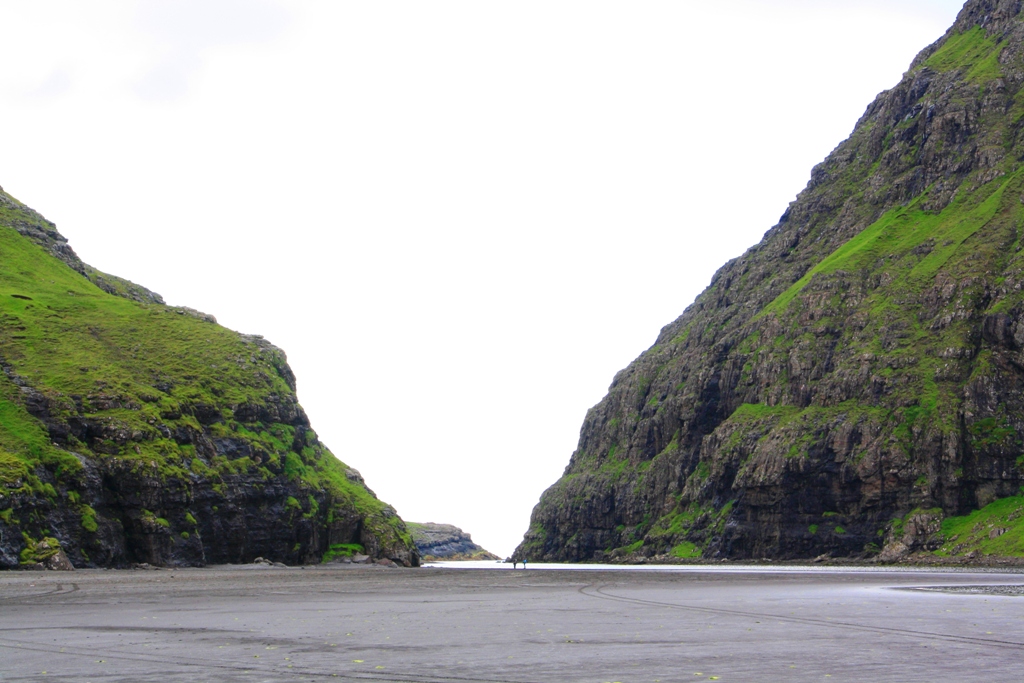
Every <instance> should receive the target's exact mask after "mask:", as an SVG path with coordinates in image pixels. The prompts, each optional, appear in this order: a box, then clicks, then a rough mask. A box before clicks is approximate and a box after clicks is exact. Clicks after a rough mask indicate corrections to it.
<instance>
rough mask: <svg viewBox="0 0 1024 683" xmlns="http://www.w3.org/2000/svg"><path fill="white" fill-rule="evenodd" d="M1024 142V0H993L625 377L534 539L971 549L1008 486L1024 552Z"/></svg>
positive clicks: (800, 549) (890, 551)
mask: <svg viewBox="0 0 1024 683" xmlns="http://www.w3.org/2000/svg"><path fill="white" fill-rule="evenodd" d="M1022 159H1024V17H1022V16H1021V2H1019V1H1017V0H971V2H968V3H967V5H966V6H965V7H964V9H963V10H962V12H961V13H960V15H959V17H958V19H957V21H956V24H955V25H954V26H953V27H952V28H951V29H950V30H949V32H948V33H947V34H946V35H945V36H944V37H943V38H942V39H940V40H939V41H938V42H936V43H935V44H934V45H932V46H930V47H928V48H926V49H925V50H924V51H923V52H922V53H921V54H920V55H919V56H918V57H917V58H916V59H915V61H914V63H913V64H912V65H911V67H910V70H909V71H908V72H907V73H906V74H905V76H904V78H903V80H902V81H901V82H900V83H899V85H897V86H896V87H895V88H893V89H892V90H890V91H887V92H884V93H882V94H881V95H879V97H878V98H877V99H876V100H875V101H874V102H873V103H872V104H871V105H870V106H869V107H868V109H867V111H866V112H865V114H864V116H863V117H862V118H861V120H860V121H859V122H858V124H857V126H856V128H855V130H854V132H853V134H852V135H851V137H850V138H849V139H848V140H846V141H845V142H843V143H842V144H841V145H839V147H838V148H836V150H835V151H834V152H833V153H832V154H831V155H829V157H828V158H827V159H826V160H825V161H824V162H823V163H822V164H820V165H819V166H817V167H816V168H814V170H813V172H812V175H811V181H810V183H809V184H808V186H807V188H806V189H805V190H804V191H803V192H802V193H801V194H800V195H799V197H798V198H797V200H796V201H795V202H794V203H793V204H792V205H791V206H790V207H789V209H788V210H787V211H786V212H785V214H784V215H783V217H782V218H781V220H780V221H779V223H778V225H776V226H775V227H773V228H772V229H771V230H769V231H768V232H767V233H766V234H765V236H764V238H763V240H762V241H761V242H760V243H759V244H758V245H756V246H755V247H753V248H751V249H749V250H748V251H747V252H746V253H745V254H743V255H742V256H741V257H739V258H737V259H735V260H733V261H731V262H729V263H727V264H726V265H725V266H724V267H723V268H722V269H721V270H719V271H718V273H717V274H716V275H715V276H714V278H713V279H712V282H711V285H710V286H709V287H708V288H707V289H706V290H705V291H704V292H703V293H702V294H701V295H700V296H699V297H698V298H697V300H696V301H695V303H694V304H693V305H691V306H690V307H689V308H687V310H686V311H685V312H684V313H683V314H682V315H681V316H680V317H679V318H678V319H677V320H676V321H674V322H673V323H671V324H670V325H668V326H666V327H665V328H664V329H663V330H662V332H661V334H660V335H659V337H658V339H657V342H656V343H655V345H654V346H652V347H651V348H650V349H648V350H647V351H646V352H645V353H644V354H643V355H641V356H640V357H639V358H638V359H637V360H636V361H634V362H633V363H632V364H631V365H630V366H629V367H628V368H626V369H625V370H623V371H621V372H620V373H619V374H618V375H616V377H615V379H614V381H613V382H612V385H611V388H610V389H609V393H608V395H607V396H606V397H605V398H604V399H603V400H602V401H601V403H599V404H598V405H597V406H595V407H594V408H592V409H591V410H590V411H589V413H588V414H587V417H586V420H585V422H584V424H583V427H582V430H581V433H580V441H579V446H578V448H577V450H576V451H575V452H574V453H573V455H572V458H571V460H570V462H569V465H568V467H567V468H566V470H565V473H564V475H563V476H562V478H561V479H560V480H559V481H558V482H557V483H556V484H555V485H554V486H552V487H551V488H550V489H548V490H547V491H546V492H545V493H544V494H543V496H542V497H541V501H540V503H539V504H538V505H537V507H536V508H535V510H534V512H533V517H532V520H531V525H530V529H529V531H528V532H527V533H526V536H525V538H524V541H523V543H522V545H521V546H520V547H519V549H518V550H517V551H516V552H517V555H519V556H528V557H530V558H533V559H538V560H539V559H547V560H569V561H579V560H587V559H598V560H601V559H614V558H616V557H634V558H635V557H637V556H648V557H649V556H655V555H663V556H674V557H677V558H695V557H708V558H711V557H731V558H761V557H771V558H807V557H816V556H818V555H821V554H831V555H837V556H863V557H867V556H873V555H875V554H877V553H879V552H880V551H881V550H882V549H883V547H887V557H889V558H893V559H895V558H898V557H902V556H905V555H906V554H907V553H912V552H916V551H934V550H938V551H939V552H946V553H968V552H972V551H973V552H976V551H978V550H979V548H980V545H979V544H980V543H981V536H982V534H981V533H980V532H978V533H975V534H974V535H973V536H971V537H970V539H973V540H970V539H967V538H966V537H965V538H964V539H962V542H960V543H957V542H956V539H952V541H953V542H952V543H950V542H949V541H950V540H951V536H950V535H949V534H948V533H945V532H944V531H943V530H944V529H945V530H946V531H949V530H950V529H953V528H959V527H958V526H957V523H955V520H949V519H947V520H946V522H947V523H946V524H945V526H943V519H944V518H950V517H953V516H958V515H966V514H967V513H970V512H971V511H972V510H976V509H978V508H983V507H985V506H988V505H990V504H992V503H993V502H994V501H999V500H1003V501H1004V507H1006V505H1005V503H1006V501H1007V500H1009V501H1011V502H1012V501H1017V502H1016V503H1013V504H1012V505H1010V506H1009V507H1006V511H1007V512H1006V514H1005V515H1003V517H1000V518H999V519H998V520H995V521H996V522H997V524H996V525H995V526H996V527H997V528H999V529H1001V530H1002V532H1000V534H998V536H999V537H1000V538H1002V541H1001V542H1000V543H1001V545H999V546H998V547H996V548H989V549H982V550H984V552H990V551H991V552H997V553H1001V554H1007V555H1011V554H1024V528H1022V527H1021V526H1020V525H1021V523H1022V522H1021V518H1022V515H1021V514H1019V512H1015V511H1019V510H1020V509H1021V507H1024V506H1022V505H1021V504H1020V503H1024V500H1019V499H1015V498H1008V497H1011V496H1019V495H1020V494H1021V493H1022V488H1021V485H1022V484H1024V458H1022V453H1024V445H1022V444H1024V292H1022V287H1024V254H1022V253H1021V245H1022V244H1024V242H1022V237H1024V234H1022V230H1024V166H1022V164H1021V160H1022ZM1000 509H1002V508H1000ZM1014 515H1016V516H1014ZM1004 517H1005V519H1004ZM976 531H977V530H976ZM986 533H988V532H987V531H986ZM993 533H995V532H993ZM990 535H991V534H990ZM995 538H996V536H992V538H991V539H989V538H988V536H986V537H985V540H986V543H987V542H988V541H990V540H992V541H993V543H994V542H995V541H994V540H993V539H995ZM986 548H987V546H986Z"/></svg>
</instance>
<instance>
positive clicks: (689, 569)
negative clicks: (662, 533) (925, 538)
mask: <svg viewBox="0 0 1024 683" xmlns="http://www.w3.org/2000/svg"><path fill="white" fill-rule="evenodd" d="M423 566H424V567H427V568H431V567H432V568H436V569H497V570H502V571H506V570H507V571H520V572H521V571H524V570H523V565H522V563H520V564H519V568H518V569H513V568H512V563H511V562H508V563H506V562H502V561H500V560H499V561H491V560H485V561H483V562H427V563H425V564H424V565H423ZM551 570H555V571H561V570H570V571H605V572H608V571H612V572H675V573H705V574H707V573H713V574H810V573H815V574H822V573H829V574H848V573H858V574H860V573H901V574H902V573H923V574H946V573H949V574H990V573H999V574H1021V573H1024V568H1019V567H999V568H995V567H992V568H986V567H903V566H901V567H892V566H882V567H865V566H822V565H792V564H786V565H771V564H758V565H754V564H689V565H680V564H559V563H550V564H549V563H544V562H530V563H528V564H527V565H526V570H525V571H528V572H533V571H551Z"/></svg>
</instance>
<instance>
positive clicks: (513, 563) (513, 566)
mask: <svg viewBox="0 0 1024 683" xmlns="http://www.w3.org/2000/svg"><path fill="white" fill-rule="evenodd" d="M512 569H519V560H512Z"/></svg>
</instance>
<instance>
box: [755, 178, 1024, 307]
mask: <svg viewBox="0 0 1024 683" xmlns="http://www.w3.org/2000/svg"><path fill="white" fill-rule="evenodd" d="M1019 177H1020V173H1017V174H1014V175H1013V176H1007V177H1003V178H998V179H996V180H994V181H992V182H990V183H988V184H987V185H985V186H984V187H981V188H979V189H978V190H976V191H975V192H974V193H972V194H970V195H968V196H966V197H958V198H957V199H956V200H955V201H954V202H953V203H952V204H950V205H949V206H948V207H946V208H945V209H944V210H943V211H942V212H941V213H937V214H936V213H929V212H927V211H923V210H922V209H921V208H920V204H921V202H922V200H923V199H924V198H925V197H926V196H927V193H924V194H922V195H921V196H920V197H918V198H917V199H916V200H915V201H914V202H912V203H911V204H910V205H909V206H905V207H903V206H901V207H897V208H895V209H893V210H891V211H889V212H887V213H886V214H885V215H883V216H882V217H881V218H879V219H878V220H877V221H875V222H874V223H873V224H872V225H870V226H868V227H867V228H865V229H864V230H862V231H861V232H859V233H858V234H857V235H856V236H854V237H853V238H851V239H850V240H848V241H847V242H846V243H845V244H843V245H842V246H841V247H839V248H838V249H836V250H835V251H834V252H832V253H831V254H829V255H828V256H827V257H825V258H824V259H822V260H821V261H820V262H819V263H818V264H817V265H816V266H814V267H813V268H811V269H810V270H809V271H807V273H806V274H805V275H804V276H803V277H802V278H800V279H799V280H797V281H796V282H795V283H793V285H792V286H790V287H789V288H788V289H787V290H786V291H785V292H783V293H782V294H780V295H779V296H778V297H777V298H776V299H775V300H774V301H772V302H771V303H770V304H768V305H767V306H766V307H765V308H764V310H762V311H761V313H760V314H759V316H763V315H766V314H769V313H781V312H782V311H784V310H785V309H786V308H788V307H789V305H790V304H791V303H792V302H793V300H794V299H795V298H796V296H797V295H798V294H799V293H800V292H801V291H802V290H803V289H804V288H805V287H806V286H807V285H808V283H810V281H811V279H812V278H813V277H814V276H816V275H824V274H829V273H834V272H836V271H840V270H843V271H855V270H860V269H863V268H868V267H870V266H873V265H874V264H876V263H878V262H879V259H882V258H889V259H893V258H894V257H897V258H901V259H905V258H906V257H907V255H908V254H910V253H911V252H912V251H913V250H914V249H916V248H918V247H920V246H921V245H923V244H924V243H925V242H934V244H933V245H931V248H930V250H929V251H928V253H927V255H925V256H924V257H923V258H921V259H920V260H915V261H914V262H913V263H906V264H903V263H901V264H900V265H904V267H903V268H895V267H890V270H891V271H893V272H894V273H899V274H900V277H901V278H902V280H903V281H904V283H905V284H906V285H907V286H910V287H913V288H915V289H918V288H920V287H921V286H922V285H923V284H926V283H927V282H929V281H930V280H931V279H932V278H934V277H935V274H936V273H937V272H938V271H939V269H940V268H941V267H942V266H943V265H944V264H945V263H946V262H947V261H948V260H949V259H950V257H952V256H953V254H954V253H955V252H956V251H957V249H959V248H960V246H961V245H962V244H963V243H964V242H965V241H966V240H967V239H968V238H969V237H971V235H973V234H974V233H976V232H977V231H978V230H980V229H981V228H982V227H983V226H985V225H986V224H987V223H988V222H989V221H991V220H992V218H993V217H994V216H995V215H996V213H997V212H998V211H999V209H1000V208H1001V207H1002V206H1003V201H1004V195H1005V190H1006V188H1007V186H1008V185H1010V184H1011V182H1012V181H1014V180H1017V179H1018V178H1019ZM897 263H899V262H898V261H897Z"/></svg>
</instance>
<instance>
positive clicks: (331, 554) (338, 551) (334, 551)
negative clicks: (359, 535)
mask: <svg viewBox="0 0 1024 683" xmlns="http://www.w3.org/2000/svg"><path fill="white" fill-rule="evenodd" d="M364 552H365V549H364V548H363V546H361V545H360V544H358V543H334V544H332V545H331V547H330V548H329V549H328V550H327V552H326V553H324V556H323V559H322V560H321V561H322V562H330V561H332V560H336V559H338V558H342V557H352V556H353V555H357V554H359V555H362V554H363V553H364Z"/></svg>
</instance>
